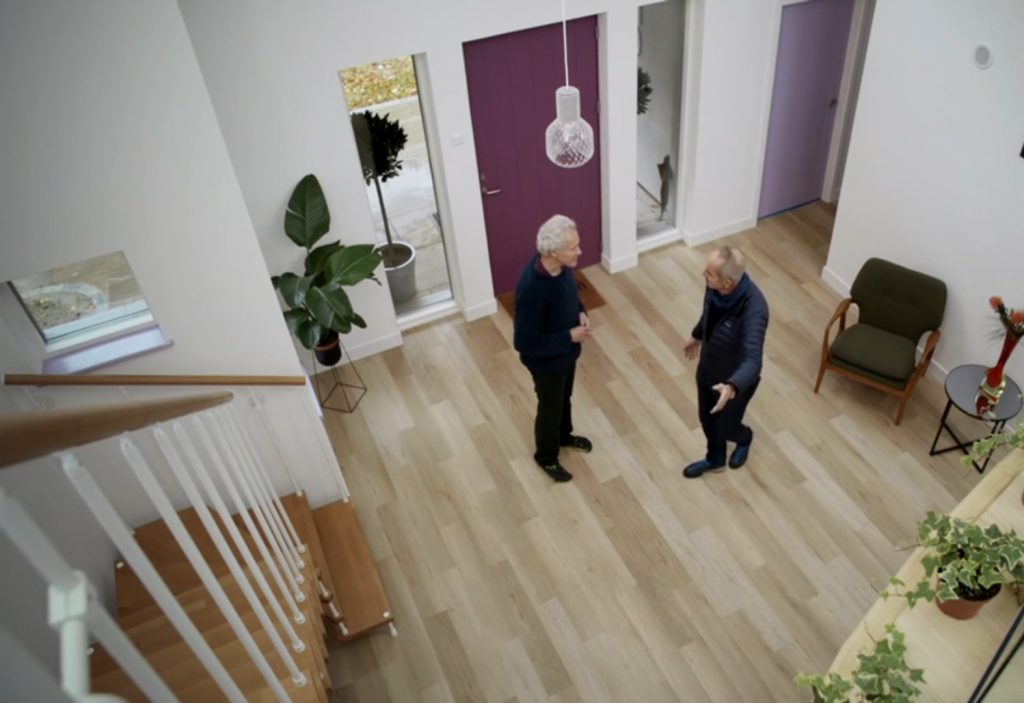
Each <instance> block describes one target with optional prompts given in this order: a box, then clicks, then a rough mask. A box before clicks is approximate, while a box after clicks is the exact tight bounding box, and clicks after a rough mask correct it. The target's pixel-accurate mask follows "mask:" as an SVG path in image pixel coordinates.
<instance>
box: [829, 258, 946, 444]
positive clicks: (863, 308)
mask: <svg viewBox="0 0 1024 703" xmlns="http://www.w3.org/2000/svg"><path fill="white" fill-rule="evenodd" d="M851 305H856V306H857V309H858V311H859V313H860V316H859V319H858V321H857V323H856V324H854V325H852V326H850V327H849V328H848V329H847V327H846V313H847V312H848V311H849V309H850V306H851ZM945 311H946V284H945V283H943V282H942V281H940V280H939V279H937V278H933V277H932V276H929V275H927V274H924V273H920V272H918V271H912V270H911V269H908V268H904V267H903V266H900V265H898V264H894V263H892V262H891V261H885V260H884V259H868V260H867V261H866V262H864V266H863V267H861V270H860V272H859V273H858V274H857V278H856V279H855V280H854V282H853V287H852V288H851V289H850V297H849V298H846V299H845V300H843V301H842V302H840V303H839V306H838V307H837V308H836V311H835V313H834V314H833V315H832V319H830V320H829V321H828V327H826V328H825V338H824V340H823V341H822V344H821V366H820V367H819V369H818V380H817V382H816V383H815V384H814V392H815V393H817V392H818V389H819V388H820V387H821V380H822V378H824V377H825V372H826V371H834V372H835V373H837V374H839V375H841V376H846V377H847V378H850V379H853V380H855V381H859V382H861V383H864V384H867V385H869V386H871V387H872V388H877V389H878V390H880V391H885V392H886V393H889V394H891V395H895V396H897V397H898V398H899V399H900V404H899V409H898V410H897V411H896V424H897V425H898V424H900V420H902V419H903V411H904V410H905V409H906V407H907V401H908V400H910V395H911V394H912V393H913V392H914V388H915V386H917V382H918V381H919V380H920V379H921V376H923V375H924V373H925V371H927V370H928V365H929V364H930V363H931V361H932V356H933V355H934V354H935V347H936V345H938V343H939V337H940V336H941V335H940V332H939V326H940V325H942V317H943V315H944V314H945ZM836 323H838V327H839V329H838V333H837V334H836V337H835V340H833V341H832V342H831V343H830V342H829V337H830V335H831V332H832V328H833V327H835V326H836ZM925 332H928V333H929V334H928V338H927V339H926V340H925V343H924V351H923V352H922V354H921V358H920V359H918V358H917V344H918V342H919V341H920V339H921V336H922V335H923V334H924V333H925Z"/></svg>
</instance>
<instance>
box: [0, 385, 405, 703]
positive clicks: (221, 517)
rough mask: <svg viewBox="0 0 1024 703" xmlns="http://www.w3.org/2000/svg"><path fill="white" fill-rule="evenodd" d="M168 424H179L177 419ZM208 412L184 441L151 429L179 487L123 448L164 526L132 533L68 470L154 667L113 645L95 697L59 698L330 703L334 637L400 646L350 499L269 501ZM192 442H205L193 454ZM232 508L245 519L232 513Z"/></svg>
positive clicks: (123, 609)
mask: <svg viewBox="0 0 1024 703" xmlns="http://www.w3.org/2000/svg"><path fill="white" fill-rule="evenodd" d="M179 401H180V399H179V400H177V401H175V402H176V403H178V405H180V402H179ZM208 404H209V403H208V402H207V405H208ZM174 412H175V413H176V414H177V415H180V407H177V406H176V409H175V410H174ZM205 412H207V413H209V414H211V415H213V414H214V413H219V414H217V415H214V416H213V417H212V418H201V417H194V418H193V422H194V423H195V424H196V426H195V427H194V428H189V430H190V431H186V428H185V427H183V426H182V425H181V424H179V423H178V422H174V423H173V425H171V424H168V425H164V426H157V425H155V424H154V425H150V426H147V429H148V430H149V431H150V432H152V435H153V438H154V439H155V440H156V443H157V445H158V446H159V447H160V448H161V449H162V451H163V457H164V458H165V459H166V461H167V464H168V465H169V466H170V467H171V469H172V473H173V476H168V475H167V473H166V472H164V473H163V474H162V475H161V477H160V480H157V479H156V474H155V472H154V471H152V470H151V469H150V468H149V462H150V461H154V458H153V457H149V458H148V459H147V457H144V456H143V455H142V453H141V452H140V451H139V450H138V448H137V446H136V444H135V443H134V442H132V441H131V440H130V439H126V438H122V439H121V440H120V441H121V443H122V450H123V452H124V455H125V458H126V459H127V461H128V463H129V465H130V466H131V468H132V470H133V472H134V473H135V475H136V478H138V480H139V482H140V483H141V484H142V485H143V487H144V488H145V490H146V491H147V494H148V495H149V497H150V498H151V500H152V502H153V504H154V506H155V507H156V508H157V510H158V512H159V513H160V515H161V518H160V519H157V520H154V521H152V522H149V523H147V524H143V525H136V526H134V527H133V528H131V529H130V530H129V529H128V527H127V525H124V524H123V523H122V522H121V520H120V518H119V516H118V515H117V514H116V511H114V512H111V511H112V509H113V508H112V506H111V505H110V504H109V502H107V501H106V498H105V497H104V496H102V495H97V492H98V487H97V486H96V484H95V482H94V481H93V479H92V477H91V476H90V475H89V474H88V471H87V470H86V469H84V468H83V467H82V466H81V465H80V464H79V463H78V461H77V458H74V457H67V456H64V457H63V458H62V461H63V466H64V470H65V473H66V474H67V475H68V478H69V479H70V480H71V483H72V484H73V485H74V486H75V487H76V488H77V489H78V491H79V493H80V495H81V496H82V498H83V500H84V501H85V502H86V504H87V505H89V507H90V509H91V510H92V512H93V513H94V515H95V516H96V518H97V520H98V521H99V522H100V524H101V525H102V526H103V527H104V529H105V531H106V532H107V533H108V535H109V536H110V538H111V540H112V542H113V543H114V545H115V546H117V547H118V549H119V551H120V552H121V554H122V555H123V556H124V558H123V560H118V561H117V562H116V563H115V564H113V565H112V566H111V568H112V570H113V572H114V574H113V575H114V583H115V585H116V612H115V613H114V617H113V619H114V620H116V624H117V626H118V627H119V628H120V630H121V632H123V634H124V635H125V637H126V639H127V641H129V642H130V643H131V646H132V647H134V649H135V650H137V652H138V653H139V654H141V655H142V657H143V658H144V659H145V661H146V664H147V665H148V666H138V665H137V663H136V664H133V660H132V659H131V658H129V657H126V656H125V655H124V653H123V652H124V649H125V646H124V645H123V644H119V640H118V639H117V638H114V639H112V640H110V642H109V644H110V647H113V649H110V648H108V647H107V646H104V644H96V645H95V646H93V647H91V648H90V650H89V658H88V675H87V676H86V677H85V679H86V682H87V686H88V691H87V692H82V691H69V690H68V689H69V685H71V687H74V685H72V684H69V683H68V681H67V677H65V686H64V688H65V691H67V692H69V693H73V694H75V697H81V696H82V694H83V693H93V694H95V693H105V694H110V695H114V696H118V697H120V698H123V699H125V700H129V701H148V700H153V699H154V698H155V697H159V698H168V696H167V695H166V694H168V693H169V694H170V697H169V699H171V700H173V699H178V700H183V701H193V700H195V701H215V700H233V701H235V700H248V701H264V700H266V701H286V700H292V701H310V702H313V701H317V702H319V703H326V701H327V700H328V694H329V692H330V691H331V680H330V675H329V672H328V665H327V664H328V644H327V637H328V636H330V637H332V638H334V639H335V640H336V641H338V642H346V641H350V640H352V639H354V638H358V637H362V636H365V635H367V634H368V633H371V632H373V631H374V630H376V629H378V628H382V627H384V626H387V627H388V628H389V630H390V631H391V634H392V635H395V634H397V631H396V630H395V628H394V624H393V616H392V613H391V608H390V606H389V604H388V601H387V597H386V596H385V594H384V590H383V587H382V584H381V581H380V578H379V576H378V574H377V571H376V568H375V564H374V560H373V556H372V553H371V551H370V549H369V545H368V544H367V542H366V538H365V535H364V534H363V531H362V528H361V526H360V524H359V519H358V517H357V515H356V510H355V508H354V507H353V506H352V504H351V503H350V502H348V500H347V497H348V496H347V495H344V498H345V499H343V500H335V501H332V502H328V503H326V504H324V505H320V506H318V507H317V508H315V509H314V508H311V507H310V504H309V501H308V499H307V495H306V494H305V493H304V492H303V491H301V490H299V491H296V492H291V493H286V494H284V495H276V494H275V493H271V491H272V486H273V485H274V480H273V478H272V474H273V472H274V470H275V469H274V468H273V467H272V466H269V464H271V462H270V461H269V460H268V459H267V458H265V457H259V456H256V454H255V450H254V444H253V443H252V442H251V440H250V438H249V437H247V436H246V432H245V430H244V428H243V424H242V423H241V422H239V421H238V418H237V415H232V413H236V411H235V410H234V409H231V408H229V409H228V410H224V409H218V410H210V411H205ZM107 414H109V413H107ZM136 426H138V425H137V424H136ZM268 429H269V428H268ZM145 431H146V430H143V432H145ZM111 434H112V433H111ZM189 434H191V435H192V437H193V439H195V438H198V439H199V440H201V441H197V442H195V444H194V445H193V443H192V441H193V440H190V439H189ZM80 439H81V438H78V439H77V440H76V441H78V440H80ZM199 446H201V447H202V448H203V449H204V450H205V452H204V453H203V455H202V458H200V453H199V452H197V451H196V447H199ZM182 457H184V458H186V459H188V461H185V460H184V459H183V458H182ZM154 463H155V461H154ZM186 464H187V465H188V467H189V468H188V469H186V468H185V466H186ZM168 479H176V480H177V482H178V484H179V486H180V487H181V488H182V489H183V490H184V492H185V494H186V495H187V497H188V498H189V501H190V502H191V505H188V506H186V507H183V508H180V509H175V508H173V507H171V503H170V501H169V500H167V499H166V496H165V495H164V493H163V492H162V488H161V487H160V483H161V482H163V483H167V482H168ZM293 483H297V482H296V481H294V478H293ZM200 487H201V488H202V489H203V490H202V491H200ZM229 498H230V499H231V500H230V502H231V503H232V505H234V507H235V508H238V509H236V510H234V511H229V510H228V508H227V504H228V502H229ZM179 502H180V501H179ZM179 507H180V506H179ZM5 527H6V525H5ZM23 551H24V550H23ZM26 556H29V555H28V554H26ZM40 571H43V569H40ZM50 573H54V572H53V570H52V569H51V570H50ZM162 593H163V594H165V595H162ZM51 597H52V596H51ZM83 619H84V620H85V621H90V618H89V617H88V615H85V616H83ZM55 627H56V625H55ZM101 631H102V630H100V631H97V632H94V634H96V635H99V634H100V632H101ZM62 635H63V631H62ZM62 647H63V644H62ZM336 649H337V648H336ZM341 651H342V652H343V651H344V650H343V649H342V650H341ZM149 668H151V671H147V670H146V669H149ZM151 675H155V677H158V678H159V679H160V680H161V681H162V684H163V686H166V689H164V695H162V696H161V695H158V694H155V693H154V688H153V687H146V686H145V684H144V683H143V682H144V680H145V677H147V676H151ZM79 687H80V684H79ZM143 688H146V690H143ZM156 690H160V689H159V686H157V687H156Z"/></svg>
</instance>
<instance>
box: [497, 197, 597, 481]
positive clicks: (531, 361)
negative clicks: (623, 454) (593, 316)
mask: <svg viewBox="0 0 1024 703" xmlns="http://www.w3.org/2000/svg"><path fill="white" fill-rule="evenodd" d="M581 253H582V250H581V249H580V235H579V231H578V230H577V229H576V223H575V222H573V221H572V220H570V219H569V218H568V217H565V216H564V215H555V216H554V217H552V218H550V219H549V220H548V221H547V222H545V223H544V224H543V225H541V227H540V230H539V231H538V232H537V253H536V254H535V255H534V256H533V258H531V259H530V263H529V264H527V265H526V268H525V269H523V273H522V274H521V275H520V276H519V283H518V284H516V303H515V316H514V317H515V335H514V344H515V348H516V351H518V352H519V359H520V360H521V361H522V362H523V365H524V366H526V368H527V369H529V371H530V374H531V375H532V376H533V388H534V390H535V391H536V393H537V417H536V420H535V421H534V426H533V432H534V439H535V441H536V452H535V453H534V455H533V458H534V460H535V461H536V462H537V464H538V465H539V466H540V467H541V469H543V470H544V473H546V474H547V475H548V476H550V477H551V478H552V479H554V480H555V481H559V482H564V481H570V480H572V474H571V473H569V472H568V471H566V470H565V468H564V467H563V466H562V465H561V464H560V463H559V462H558V454H559V450H560V448H561V447H570V448H572V449H576V450H578V451H582V452H589V451H590V450H591V449H592V448H593V445H592V444H591V443H590V440H589V439H587V438H586V437H580V436H578V435H574V434H573V433H572V386H573V381H574V379H575V376H576V360H577V359H578V358H579V356H580V351H581V345H582V343H583V342H585V341H587V340H589V339H591V338H592V337H593V329H592V328H591V326H590V319H589V318H588V317H587V313H586V312H585V311H584V309H583V304H582V303H581V302H580V295H579V289H578V288H577V287H576V277H575V275H574V274H573V268H575V266H576V263H577V262H578V261H579V258H580V254H581Z"/></svg>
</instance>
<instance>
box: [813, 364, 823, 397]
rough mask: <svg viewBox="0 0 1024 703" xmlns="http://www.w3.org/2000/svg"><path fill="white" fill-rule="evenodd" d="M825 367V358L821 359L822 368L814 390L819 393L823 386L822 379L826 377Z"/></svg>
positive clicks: (819, 370)
mask: <svg viewBox="0 0 1024 703" xmlns="http://www.w3.org/2000/svg"><path fill="white" fill-rule="evenodd" d="M825 367H826V362H825V360H824V359H822V360H821V368H819V369H818V380H817V381H816V382H815V383H814V392H815V393H817V392H818V389H819V388H821V379H823V378H825Z"/></svg>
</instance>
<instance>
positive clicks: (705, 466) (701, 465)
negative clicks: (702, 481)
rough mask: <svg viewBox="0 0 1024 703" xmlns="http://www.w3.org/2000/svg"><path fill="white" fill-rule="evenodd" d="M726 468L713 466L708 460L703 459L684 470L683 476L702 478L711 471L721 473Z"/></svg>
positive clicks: (718, 465)
mask: <svg viewBox="0 0 1024 703" xmlns="http://www.w3.org/2000/svg"><path fill="white" fill-rule="evenodd" d="M724 468H725V464H712V463H711V462H710V461H708V460H707V459H701V460H700V461H695V462H693V463H692V464H690V465H689V466H687V467H686V468H685V469H683V476H685V477H686V478H700V477H701V476H703V475H704V474H705V473H707V472H709V471H721V470H722V469H724Z"/></svg>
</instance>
